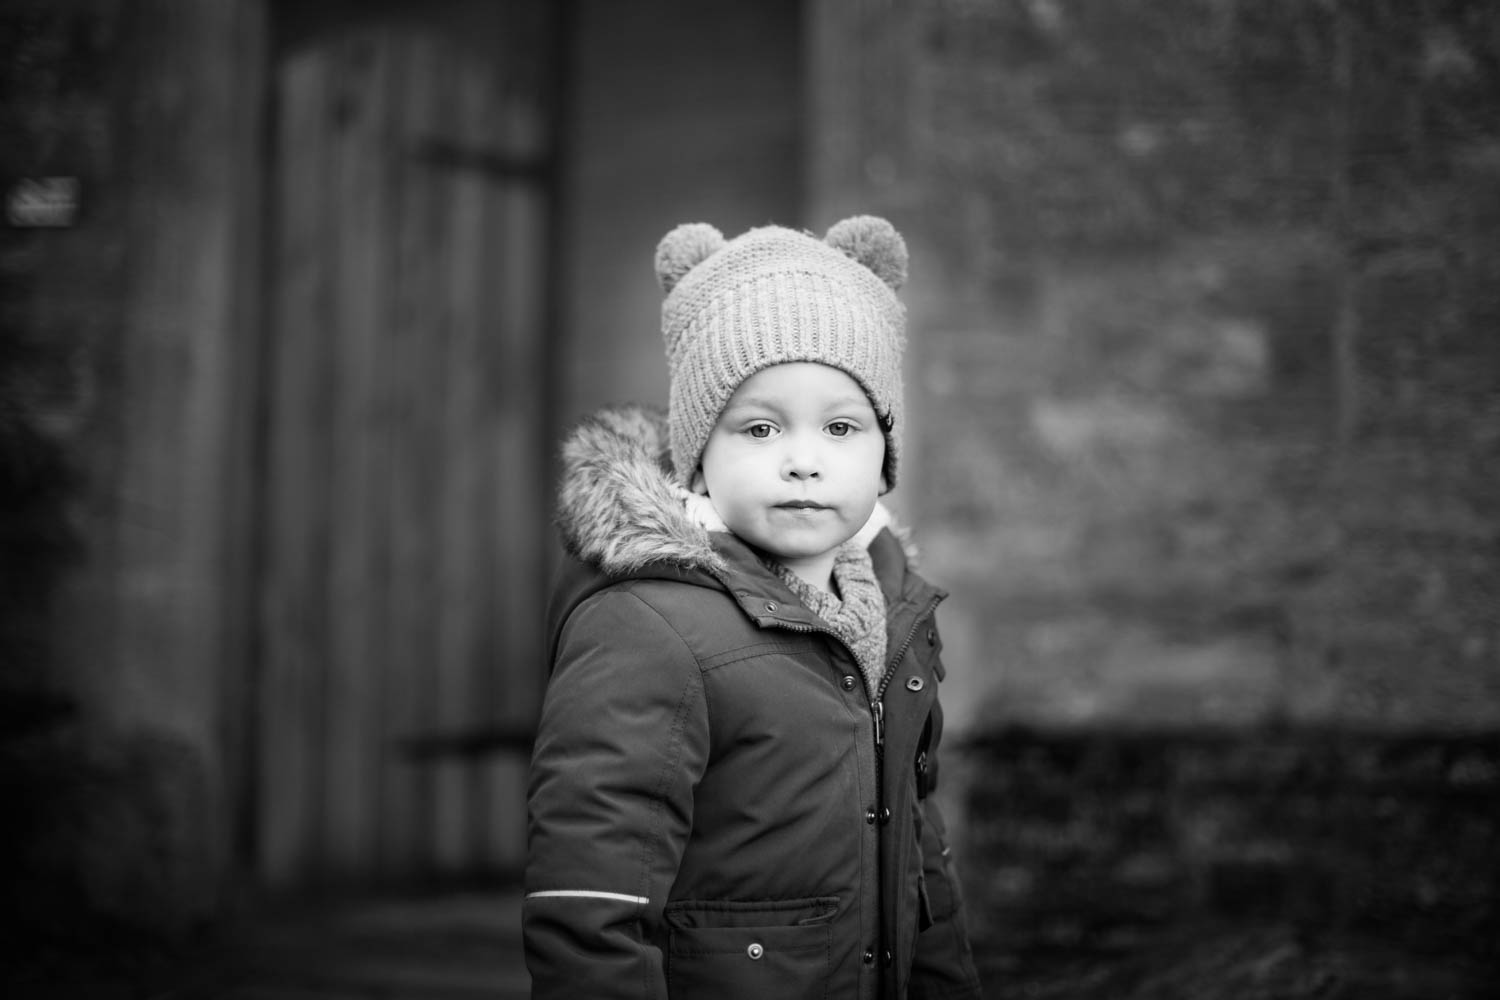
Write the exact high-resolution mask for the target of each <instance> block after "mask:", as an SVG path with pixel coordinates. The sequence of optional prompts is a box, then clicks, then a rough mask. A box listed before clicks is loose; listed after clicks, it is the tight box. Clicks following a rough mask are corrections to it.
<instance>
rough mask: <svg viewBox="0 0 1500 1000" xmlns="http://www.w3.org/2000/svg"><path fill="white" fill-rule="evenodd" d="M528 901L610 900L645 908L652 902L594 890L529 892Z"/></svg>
mask: <svg viewBox="0 0 1500 1000" xmlns="http://www.w3.org/2000/svg"><path fill="white" fill-rule="evenodd" d="M526 898H527V899H548V898H553V899H609V900H614V901H615V902H617V903H636V904H638V905H640V906H645V905H646V904H647V903H649V902H651V900H649V899H647V898H646V897H645V896H627V895H625V894H624V893H622V892H595V891H594V890H592V889H548V890H546V891H544V892H528V893H527V894H526Z"/></svg>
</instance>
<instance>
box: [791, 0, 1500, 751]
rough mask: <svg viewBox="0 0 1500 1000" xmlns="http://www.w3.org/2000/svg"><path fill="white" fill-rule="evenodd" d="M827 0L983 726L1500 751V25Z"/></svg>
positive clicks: (841, 117)
mask: <svg viewBox="0 0 1500 1000" xmlns="http://www.w3.org/2000/svg"><path fill="white" fill-rule="evenodd" d="M813 6H814V9H815V10H816V11H818V12H819V13H818V14H817V18H819V19H821V21H820V23H821V32H820V34H818V35H817V36H816V37H817V38H820V39H821V42H820V43H819V45H820V48H819V51H820V52H821V53H822V54H823V55H824V56H825V58H824V59H822V61H821V62H818V64H817V65H818V68H817V69H816V70H815V73H819V72H820V73H822V74H823V76H824V77H825V79H826V80H832V81H834V84H833V85H832V86H831V87H830V86H827V85H825V87H824V89H823V92H824V93H825V94H826V93H832V94H834V95H835V96H837V95H839V94H841V93H843V94H847V95H850V96H848V98H847V100H845V101H844V103H843V104H842V105H840V104H839V102H838V101H837V100H834V101H831V102H825V107H823V109H822V110H821V112H820V114H821V117H820V118H819V119H817V120H815V122H814V129H815V134H821V138H822V141H823V143H824V150H825V160H832V161H836V162H839V163H842V164H843V169H842V170H835V171H830V172H829V174H828V177H827V178H826V179H824V180H822V182H821V183H820V184H819V185H818V186H816V187H815V189H814V192H813V198H812V202H813V208H814V213H813V214H814V215H815V216H817V217H819V221H820V222H821V221H822V220H821V216H825V215H826V216H828V218H829V220H830V221H831V218H833V217H835V216H836V215H838V214H841V213H842V212H843V211H845V210H847V209H848V208H849V207H853V206H861V207H863V208H866V209H869V210H874V211H879V212H883V213H885V214H887V215H888V216H890V217H891V218H892V219H893V220H895V221H896V222H897V224H898V227H899V228H901V229H902V230H903V232H904V233H905V234H906V235H907V237H908V239H909V241H910V242H911V244H912V251H913V265H912V278H911V283H910V286H909V294H908V301H909V303H910V307H911V315H912V347H911V354H910V360H909V379H910V384H909V393H910V394H911V396H912V402H913V404H914V411H915V419H914V421H913V423H914V427H915V434H916V440H915V441H914V442H912V444H913V446H914V447H913V452H914V453H915V461H914V463H913V467H914V468H916V469H918V470H920V473H919V475H917V476H913V477H911V478H909V479H908V480H907V481H906V484H905V485H904V486H903V488H902V490H901V494H900V496H899V498H898V501H899V504H900V505H901V507H902V509H903V512H904V513H905V514H906V516H907V517H908V518H909V519H910V520H912V521H914V522H915V524H916V526H917V528H918V531H919V534H918V540H919V541H920V542H921V543H922V545H923V547H924V549H925V551H926V556H927V558H926V566H927V569H928V570H929V571H930V574H931V575H932V576H933V577H934V578H936V579H939V580H940V581H942V582H944V583H945V584H947V585H949V586H950V587H951V588H952V589H953V590H954V597H953V598H952V599H951V600H950V602H949V603H948V605H946V606H945V609H944V615H945V619H944V621H945V636H946V638H947V644H948V647H949V654H950V658H951V659H952V660H953V662H954V665H955V669H954V671H953V673H954V681H953V684H952V685H951V687H954V688H956V690H955V691H953V692H952V693H951V696H950V698H949V701H950V703H951V704H952V705H953V706H954V711H953V713H952V714H953V715H954V717H955V718H954V722H955V724H956V725H957V726H958V727H960V728H964V727H968V726H972V725H974V724H975V723H976V722H978V721H980V720H983V721H985V722H991V721H1005V720H1009V721H1030V722H1046V723H1111V722H1127V723H1153V722H1210V723H1254V722H1260V721H1268V720H1275V721H1308V722H1319V723H1320V722H1336V723H1348V724H1354V723H1358V724H1371V725H1375V726H1378V727H1391V728H1403V727H1438V728H1449V727H1490V726H1493V725H1494V724H1495V723H1496V722H1500V670H1497V669H1496V666H1497V664H1500V614H1497V610H1496V609H1497V608H1500V586H1497V582H1500V565H1497V563H1500V560H1497V555H1496V553H1497V551H1500V544H1497V543H1500V520H1497V515H1496V510H1497V509H1500V508H1497V504H1496V501H1497V500H1500V495H1497V486H1496V480H1497V477H1496V476H1495V475H1494V471H1493V470H1494V469H1495V468H1496V465H1495V462H1496V459H1497V457H1500V454H1497V453H1500V341H1497V340H1496V338H1495V336H1494V333H1493V331H1494V329H1495V324H1496V320H1497V318H1500V292H1497V288H1500V282H1497V278H1500V255H1497V253H1496V250H1497V249H1500V246H1497V244H1500V226H1497V225H1496V223H1497V222H1500V193H1497V192H1500V124H1497V123H1500V91H1497V88H1500V14H1497V12H1496V11H1495V10H1494V9H1493V8H1491V7H1489V6H1487V5H1484V4H1481V3H1477V2H1468V3H1461V2H1454V3H1446V4H1437V5H1425V6H1424V7H1423V8H1422V9H1420V10H1417V9H1410V8H1409V5H1400V4H1372V5H1353V6H1351V7H1348V8H1347V9H1345V10H1344V12H1343V13H1340V12H1339V11H1340V7H1339V6H1338V5H1308V4H1301V3H1291V2H1274V3H1269V4H1268V3H1261V2H1254V3H1252V2H1249V0H1243V2H1230V0H1212V2H1211V0H1173V2H1170V3H1155V2H1146V0H1136V2H1128V3H1112V4H1098V3H1083V2H1067V0H1031V2H1017V3H1004V4H994V3H975V2H963V0H927V2H911V3H897V4H890V3H873V2H870V3H863V4H857V5H833V4H821V5H818V4H815V5H813ZM1355 8H1357V9H1355ZM840 88H842V90H841V89H840ZM851 109H852V112H851ZM819 129H823V130H824V131H823V132H822V133H819V132H818V130H819ZM815 141H816V140H815ZM839 177H844V178H852V179H853V183H841V182H839V180H838V178H839ZM824 224H826V223H824Z"/></svg>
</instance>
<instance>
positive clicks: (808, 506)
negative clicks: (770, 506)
mask: <svg viewBox="0 0 1500 1000" xmlns="http://www.w3.org/2000/svg"><path fill="white" fill-rule="evenodd" d="M776 506H777V507H779V508H781V509H782V510H829V509H830V508H829V507H827V506H826V505H824V504H820V503H816V502H815V501H812V500H787V501H786V502H784V503H779V504H777V505H776Z"/></svg>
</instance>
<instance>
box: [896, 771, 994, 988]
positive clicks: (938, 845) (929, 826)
mask: <svg viewBox="0 0 1500 1000" xmlns="http://www.w3.org/2000/svg"><path fill="white" fill-rule="evenodd" d="M922 804H923V810H924V822H923V823H922V883H923V890H922V891H923V893H924V894H925V896H926V900H925V902H926V908H927V910H928V913H929V917H930V919H931V921H932V923H931V924H930V925H928V926H927V928H926V929H925V930H923V931H922V932H921V933H919V934H918V935H917V947H916V954H915V955H914V956H913V960H912V971H911V988H910V991H909V995H910V997H911V1000H940V998H941V1000H948V998H958V997H963V998H977V997H982V996H984V990H983V988H982V986H981V985H980V982H979V973H978V972H977V971H976V970H975V968H974V953H973V950H972V949H971V947H970V945H969V932H968V928H967V927H966V925H965V919H964V903H963V894H962V892H961V891H960V889H959V882H958V876H957V874H956V872H955V870H954V865H953V857H952V854H951V852H950V850H949V846H948V833H947V828H946V827H945V826H944V824H943V816H942V811H941V810H940V809H939V808H938V805H937V802H936V801H935V800H934V799H933V798H932V797H931V796H928V798H927V799H925V800H924V801H923V803H922Z"/></svg>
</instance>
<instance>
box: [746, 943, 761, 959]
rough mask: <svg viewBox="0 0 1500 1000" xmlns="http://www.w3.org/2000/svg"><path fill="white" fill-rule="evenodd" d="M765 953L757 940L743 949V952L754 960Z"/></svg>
mask: <svg viewBox="0 0 1500 1000" xmlns="http://www.w3.org/2000/svg"><path fill="white" fill-rule="evenodd" d="M765 953H766V949H765V948H764V947H763V946H762V945H761V943H760V942H759V941H754V942H752V943H751V945H750V947H748V948H746V949H745V954H746V955H749V956H750V957H751V959H753V960H756V961H759V960H760V957H761V956H762V955H764V954H765Z"/></svg>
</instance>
